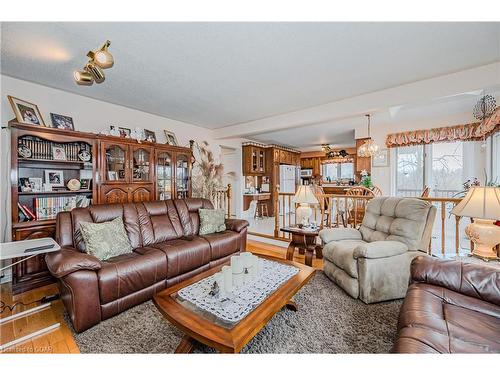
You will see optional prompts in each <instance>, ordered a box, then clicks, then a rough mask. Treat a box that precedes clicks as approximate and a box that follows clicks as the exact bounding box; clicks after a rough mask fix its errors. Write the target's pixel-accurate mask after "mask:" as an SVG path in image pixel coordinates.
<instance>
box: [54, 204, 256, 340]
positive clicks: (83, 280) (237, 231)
mask: <svg viewBox="0 0 500 375" xmlns="http://www.w3.org/2000/svg"><path fill="white" fill-rule="evenodd" d="M200 208H213V206H212V204H211V203H210V201H208V200H206V199H197V198H189V199H176V200H168V201H158V202H144V203H128V204H103V205H96V206H91V207H89V208H76V209H74V210H72V211H71V212H62V213H60V214H59V215H58V216H57V224H56V241H57V242H58V243H59V245H60V246H61V251H58V252H54V253H50V254H47V256H46V258H45V260H46V263H47V267H48V269H49V271H50V272H51V273H52V275H54V276H55V277H56V278H58V280H59V282H60V289H61V298H62V300H63V302H64V305H65V307H66V310H67V311H68V314H69V316H70V318H71V321H72V323H73V326H74V328H75V330H76V331H77V332H82V331H84V330H86V329H88V328H90V327H92V326H94V325H96V324H98V323H99V322H100V321H102V320H104V319H108V318H110V317H112V316H114V315H117V314H119V313H120V312H122V311H124V310H126V309H128V308H130V307H132V306H135V305H138V304H140V303H142V302H144V301H147V300H149V299H150V298H151V297H153V295H154V294H155V293H157V292H159V291H160V290H162V289H164V288H166V287H168V286H170V285H173V284H176V283H179V282H180V281H182V280H185V279H187V278H189V277H191V276H193V275H196V274H198V273H200V272H202V271H205V270H208V269H209V268H211V267H214V266H216V265H219V264H221V263H224V262H226V261H228V260H229V257H230V256H231V255H233V254H235V253H238V252H241V251H245V248H246V238H247V226H248V222H247V221H245V220H237V219H226V228H227V230H226V231H224V232H221V233H214V234H208V235H204V236H200V235H198V232H199V222H200V220H199V215H198V210H199V209H200ZM117 217H122V218H123V222H124V225H125V230H126V232H127V234H128V237H129V239H130V243H131V245H132V248H133V249H134V251H133V252H132V253H131V254H125V255H120V256H117V257H114V258H111V259H108V260H106V261H99V260H98V259H97V258H95V257H94V256H92V255H90V254H87V253H85V242H84V241H83V238H82V235H81V232H80V223H82V222H94V223H101V222H105V221H110V220H113V219H115V218H117Z"/></svg>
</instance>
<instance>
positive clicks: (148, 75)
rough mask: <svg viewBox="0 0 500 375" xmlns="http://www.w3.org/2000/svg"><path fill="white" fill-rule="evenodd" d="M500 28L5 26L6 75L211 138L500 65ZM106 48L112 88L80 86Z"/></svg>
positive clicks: (452, 25) (3, 60)
mask: <svg viewBox="0 0 500 375" xmlns="http://www.w3.org/2000/svg"><path fill="white" fill-rule="evenodd" d="M499 25H500V24H499V23H2V45H1V63H2V64H1V71H2V73H4V74H6V75H9V76H13V77H17V78H21V79H25V80H29V81H33V82H37V83H41V84H44V85H48V86H52V87H56V88H60V89H63V90H67V91H71V92H75V93H79V94H82V95H86V96H90V97H93V98H96V99H101V100H105V101H109V102H112V103H116V104H121V105H124V106H127V107H132V108H136V109H139V110H143V111H146V112H150V113H154V114H158V115H161V116H165V117H169V118H172V119H177V120H181V121H186V122H189V123H193V124H197V125H200V126H203V127H207V128H219V127H224V126H228V125H232V124H237V123H244V122H248V121H251V120H255V119H259V118H264V117H268V116H272V115H276V114H280V113H286V112H290V111H294V110H298V109H303V108H307V107H311V106H315V105H319V104H323V103H326V102H330V101H334V100H338V99H341V98H347V97H352V96H355V95H359V94H363V93H367V92H371V91H376V90H381V89H384V88H388V87H393V86H397V85H400V84H403V83H407V82H412V81H417V80H421V79H425V78H430V77H434V76H438V75H442V74H446V73H451V72H454V71H458V70H462V69H466V68H470V67H474V66H478V65H483V64H487V63H490V62H493V61H497V60H498V59H499V49H500V26H499ZM106 39H110V40H111V42H112V44H111V48H110V51H111V53H112V54H113V55H114V56H115V66H114V67H113V68H112V69H110V70H107V71H106V81H105V82H104V83H103V84H100V85H95V84H94V85H93V86H91V87H80V86H77V85H76V84H75V83H74V81H73V77H72V72H73V70H74V69H77V68H81V67H82V66H83V65H84V62H85V60H86V57H85V54H86V52H87V51H88V50H89V49H95V48H97V47H98V46H99V45H100V44H102V43H103V42H104V41H105V40H106Z"/></svg>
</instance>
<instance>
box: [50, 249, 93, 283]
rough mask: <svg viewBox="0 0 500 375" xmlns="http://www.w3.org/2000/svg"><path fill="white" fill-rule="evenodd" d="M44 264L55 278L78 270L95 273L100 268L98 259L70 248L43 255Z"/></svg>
mask: <svg viewBox="0 0 500 375" xmlns="http://www.w3.org/2000/svg"><path fill="white" fill-rule="evenodd" d="M45 263H47V268H48V269H49V271H50V273H51V274H52V275H53V276H55V277H57V278H61V277H64V276H66V275H69V274H70V273H73V272H75V271H78V270H90V271H96V270H98V269H100V268H101V262H100V261H99V259H97V258H96V257H94V256H92V255H90V254H86V253H82V252H80V251H78V250H76V249H74V248H72V247H63V248H61V250H59V251H55V252H52V253H48V254H47V255H45Z"/></svg>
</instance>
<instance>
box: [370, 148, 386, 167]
mask: <svg viewBox="0 0 500 375" xmlns="http://www.w3.org/2000/svg"><path fill="white" fill-rule="evenodd" d="M372 166H373V167H388V166H389V149H387V148H384V149H382V150H380V151H379V152H378V153H377V154H376V155H375V156H373V157H372Z"/></svg>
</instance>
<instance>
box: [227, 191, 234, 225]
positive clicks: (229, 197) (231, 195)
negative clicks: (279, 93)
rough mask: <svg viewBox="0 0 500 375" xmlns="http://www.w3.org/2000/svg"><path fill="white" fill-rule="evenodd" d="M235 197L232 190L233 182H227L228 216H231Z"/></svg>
mask: <svg viewBox="0 0 500 375" xmlns="http://www.w3.org/2000/svg"><path fill="white" fill-rule="evenodd" d="M232 198H233V192H232V190H231V184H227V218H228V219H230V218H231V199H232Z"/></svg>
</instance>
